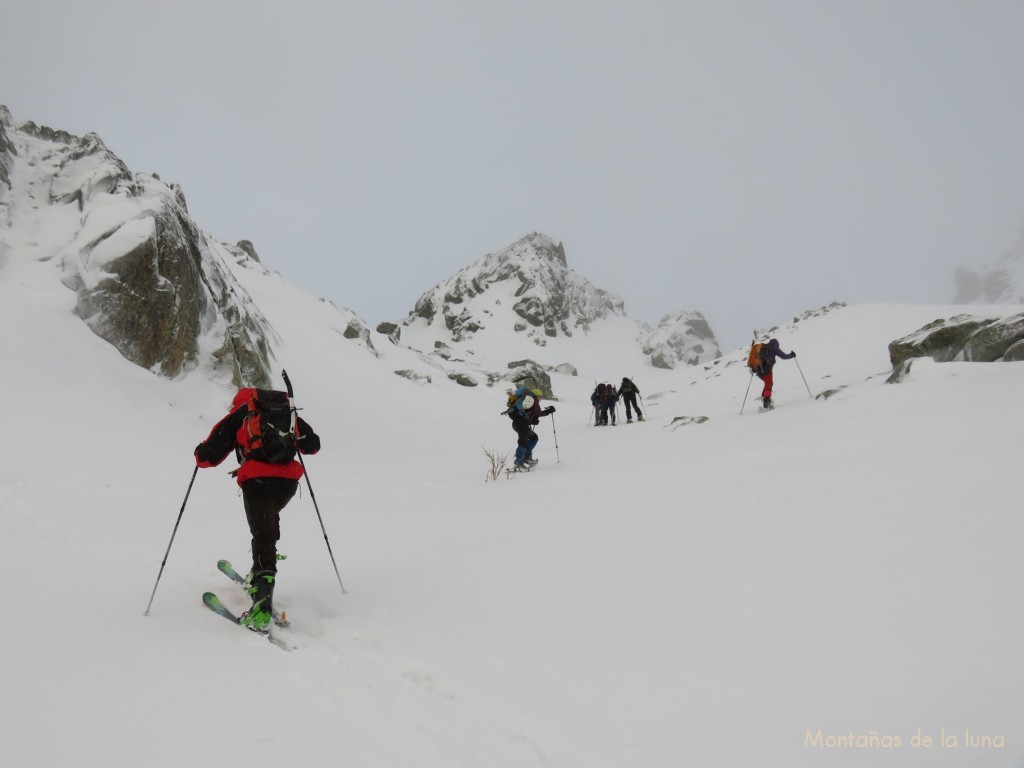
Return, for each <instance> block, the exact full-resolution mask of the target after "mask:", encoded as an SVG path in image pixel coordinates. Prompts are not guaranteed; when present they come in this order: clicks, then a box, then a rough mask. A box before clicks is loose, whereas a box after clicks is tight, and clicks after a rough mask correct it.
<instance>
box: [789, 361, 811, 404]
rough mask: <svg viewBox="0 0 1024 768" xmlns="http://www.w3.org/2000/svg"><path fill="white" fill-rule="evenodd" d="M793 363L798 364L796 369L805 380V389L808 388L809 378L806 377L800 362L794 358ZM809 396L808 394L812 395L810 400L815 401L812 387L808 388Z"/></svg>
mask: <svg viewBox="0 0 1024 768" xmlns="http://www.w3.org/2000/svg"><path fill="white" fill-rule="evenodd" d="M793 362H794V363H796V369H797V370H798V371H800V378H801V379H803V380H804V386H805V387H807V377H806V376H804V371H803V369H802V368H801V367H800V361H799V360H797V359H796V358H795V357H794V358H793ZM807 394H808V395H810V398H811V400H813V399H814V395H812V394H811V388H810V387H807Z"/></svg>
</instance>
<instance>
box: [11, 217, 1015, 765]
mask: <svg viewBox="0 0 1024 768" xmlns="http://www.w3.org/2000/svg"><path fill="white" fill-rule="evenodd" d="M45 237H46V236H45V233H38V238H39V241H38V249H36V250H30V251H29V253H31V254H32V255H33V256H38V255H39V254H41V253H46V252H48V248H47V244H48V243H47V241H46V239H45ZM50 250H51V251H52V249H50ZM24 253H25V250H16V249H12V250H10V252H9V253H8V256H7V259H6V260H5V261H4V262H3V263H2V264H0V323H2V326H3V327H4V328H5V329H6V333H5V334H4V335H3V341H2V342H0V355H2V359H3V361H4V372H5V375H4V376H3V378H2V383H0V392H2V394H3V396H4V397H3V401H4V402H5V403H7V404H8V407H7V408H6V409H5V419H4V424H5V427H6V430H5V434H6V446H7V447H6V449H5V452H4V460H3V462H0V512H2V513H0V538H2V541H3V542H4V544H5V547H4V549H5V569H4V573H5V575H6V578H7V584H6V587H7V588H6V589H5V590H4V603H5V605H4V608H5V612H4V616H5V624H6V630H5V631H4V633H3V636H4V639H3V642H2V645H0V647H2V653H0V679H2V681H3V716H2V718H0V737H2V738H0V743H2V744H3V748H4V761H5V764H7V765H12V766H65V765H76V766H129V765H144V766H149V767H154V768H160V767H162V766H168V767H170V766H175V767H177V766H181V765H225V764H228V765H253V764H290V765H297V766H338V765H346V766H359V767H360V768H377V767H384V766H388V767H391V766H394V767H396V768H397V767H400V766H403V767H404V766H424V767H426V766H431V767H433V766H437V767H438V768H440V767H444V768H450V767H452V766H488V767H489V768H490V767H492V766H494V767H498V766H510V767H513V768H526V767H528V766H568V767H570V768H580V767H583V766H586V768H623V767H624V766H644V767H649V766H676V765H693V766H710V765H728V766H780V767H782V766H785V767H787V768H788V767H790V766H801V765H807V766H821V765H837V766H838V765H856V766H864V765H922V766H972V768H973V767H975V766H1016V765H1021V762H1022V760H1024V726H1022V723H1024V699H1022V697H1021V695H1020V691H1021V690H1022V689H1024V666H1022V663H1021V660H1020V659H1021V651H1020V637H1021V634H1022V630H1024V614H1022V611H1021V607H1020V606H1021V600H1020V588H1021V584H1024V559H1022V558H1021V556H1020V542H1021V540H1022V538H1024V522H1022V520H1021V516H1020V514H1019V511H1020V503H1019V501H1018V500H1017V496H1018V495H1019V491H1018V485H1019V483H1018V479H1017V478H1018V475H1017V472H1018V471H1019V461H1020V459H1019V457H1020V449H1019V446H1020V438H1019V432H1020V424H1021V405H1020V402H1021V400H1020V393H1021V385H1022V383H1024V364H1021V363H993V364H968V363H945V364H933V363H930V361H919V362H917V363H915V365H914V367H913V369H912V371H911V373H910V375H909V377H908V378H907V380H906V381H905V382H904V383H901V384H898V385H888V384H885V383H884V381H885V377H886V375H887V373H888V369H889V364H888V358H887V350H886V345H887V344H888V342H889V341H891V340H893V339H896V338H898V337H900V336H903V335H905V334H907V333H910V332H912V331H914V330H916V329H917V328H919V327H920V326H922V325H924V324H925V323H927V322H930V321H932V320H934V319H936V318H939V317H948V316H951V315H953V314H956V313H959V312H963V311H965V310H971V311H977V312H978V313H980V314H991V315H992V316H1004V315H1007V314H1011V313H1014V312H1017V311H1019V309H1020V308H1019V307H988V306H986V307H974V308H965V307H962V306H961V307H950V306H895V305H858V306H850V307H841V308H836V309H833V310H831V311H829V312H826V313H822V314H820V315H819V316H815V317H809V318H807V319H804V320H801V321H800V322H799V323H795V324H793V325H789V326H785V327H782V328H779V329H778V330H776V331H775V332H774V334H775V335H776V336H777V337H778V338H779V339H780V341H781V342H782V346H783V348H784V349H785V350H789V349H796V350H797V352H798V357H797V358H796V362H797V363H799V367H798V366H797V365H796V364H795V363H794V361H780V363H779V365H778V368H777V369H776V379H777V384H776V402H777V404H778V409H777V410H776V411H774V412H773V413H770V414H764V415H758V414H757V412H756V405H757V404H756V402H755V400H754V398H755V397H756V395H757V394H759V391H758V382H757V381H756V380H755V381H753V386H750V387H749V391H748V385H750V384H751V380H750V377H749V375H748V374H747V372H746V370H745V369H744V367H743V364H742V358H743V357H744V350H734V351H732V352H731V353H729V354H728V355H726V356H725V357H723V358H721V359H720V360H719V361H717V362H716V363H714V364H708V365H705V366H700V367H696V368H686V367H681V368H679V369H677V370H675V371H660V370H656V369H653V368H650V367H639V365H638V361H637V360H636V359H635V354H634V353H635V343H634V341H633V339H632V338H627V337H626V334H615V333H609V334H608V335H607V336H606V337H601V336H600V335H599V334H600V328H598V329H597V330H595V331H594V334H593V335H592V336H591V337H590V338H589V339H588V340H587V342H586V343H587V344H588V345H589V347H588V348H587V349H584V348H583V342H582V340H581V339H576V338H574V339H573V340H572V341H574V342H578V344H577V348H578V350H579V354H576V353H574V352H573V347H572V346H571V345H566V346H564V347H563V348H560V349H557V350H554V349H547V350H546V351H547V352H550V353H551V355H552V356H553V357H552V359H551V360H550V361H549V362H551V363H557V362H571V363H573V364H575V365H577V367H578V368H579V376H578V377H569V376H564V375H559V374H553V376H552V378H553V386H554V389H555V392H556V394H557V396H558V398H559V399H558V400H557V401H556V403H555V405H556V407H557V409H558V410H557V413H556V414H555V417H554V419H550V418H545V419H543V420H542V421H541V424H540V425H539V427H538V433H539V435H540V436H541V443H540V445H539V447H538V449H537V452H536V455H537V457H538V458H539V459H540V461H541V463H540V465H539V467H538V469H537V471H535V472H533V473H531V474H529V475H526V476H518V477H514V478H513V479H511V480H505V479H500V480H498V481H494V482H488V481H486V474H487V468H488V462H487V459H486V457H485V456H484V449H488V450H497V451H499V452H502V453H504V452H509V453H511V451H512V450H513V448H514V444H515V435H514V433H513V431H512V429H511V427H510V424H509V421H508V419H506V418H504V417H502V416H500V415H499V411H500V410H501V409H502V407H503V404H504V400H505V393H504V391H503V390H502V389H501V388H488V387H484V386H480V387H476V388H466V387H461V386H458V385H456V384H454V383H452V382H450V381H448V380H447V379H446V377H444V376H443V375H436V374H437V372H438V371H437V369H434V368H431V367H430V366H428V365H426V364H425V363H424V362H423V359H422V358H421V356H420V355H418V354H417V353H414V352H412V351H410V350H407V349H403V348H401V347H398V346H395V345H393V344H391V343H390V342H389V341H388V340H387V339H386V338H384V337H382V336H380V335H379V334H374V336H373V342H374V345H375V347H376V349H377V352H378V355H379V356H374V355H373V354H371V353H370V352H369V351H368V350H367V349H366V348H365V347H363V346H362V345H361V344H359V343H356V342H353V341H350V340H347V339H345V338H343V336H342V331H343V330H344V328H345V324H346V323H347V315H346V314H345V312H343V311H341V310H338V309H337V308H336V307H334V306H333V305H331V304H329V303H327V302H322V301H318V300H317V299H315V298H314V297H312V296H311V295H310V294H308V293H306V292H304V291H301V290H299V289H297V288H295V287H293V286H291V285H289V284H288V283H287V282H286V281H285V280H284V279H282V278H281V277H280V276H278V275H275V274H273V273H266V272H265V271H263V270H261V269H259V268H254V267H253V265H252V264H248V265H246V264H245V263H242V264H238V263H231V268H232V270H233V272H234V273H235V276H236V278H237V279H238V281H239V282H240V284H242V286H243V287H244V288H245V289H246V290H247V291H248V293H249V294H250V295H251V296H252V298H253V300H254V301H255V303H256V305H257V306H258V307H259V308H260V310H261V311H262V312H263V314H264V315H265V316H266V317H267V319H268V321H269V323H270V325H271V326H272V328H273V331H274V333H275V334H276V336H277V338H278V339H279V344H278V345H277V347H276V351H277V363H278V366H279V367H283V368H286V369H287V370H288V372H289V374H290V376H291V378H292V380H293V382H294V383H295V387H296V398H297V402H298V404H299V405H300V406H301V407H302V408H303V409H304V410H303V411H302V415H303V416H304V417H305V418H306V419H308V420H309V422H310V423H311V424H313V425H314V427H315V428H316V429H317V431H318V432H319V433H320V435H321V436H322V439H323V450H322V452H321V453H320V454H319V455H317V456H314V457H310V458H308V459H307V466H308V468H309V473H310V479H311V482H312V485H313V490H314V492H315V494H316V501H317V504H318V505H319V509H320V512H321V514H322V516H323V521H324V525H325V527H326V531H327V534H328V536H329V539H330V543H331V545H332V547H333V550H334V553H335V556H336V558H337V561H338V565H339V567H340V570H341V575H342V578H343V581H344V585H345V588H346V590H347V592H348V594H342V590H341V588H340V586H339V584H338V582H337V580H336V578H335V574H334V571H333V568H332V566H331V563H330V559H329V556H328V552H327V547H326V544H325V541H324V536H323V533H322V531H321V528H320V523H319V521H318V520H317V515H316V511H315V510H314V507H313V502H312V499H311V497H310V494H309V491H308V490H307V489H306V487H305V485H303V487H302V492H301V497H296V498H295V500H294V501H293V502H292V503H291V504H290V505H289V506H288V508H287V509H286V510H285V512H284V514H283V520H282V530H283V538H282V541H281V545H280V546H281V551H283V552H284V553H287V555H288V559H287V560H286V561H285V562H283V563H282V566H281V571H280V578H279V586H278V591H277V600H278V604H279V607H281V608H283V609H285V610H286V611H287V613H288V617H289V618H290V620H291V622H292V626H291V628H290V629H288V630H286V631H285V632H284V635H285V637H287V639H288V641H289V642H290V643H291V644H292V645H294V646H295V649H294V650H293V651H292V652H291V653H283V652H282V651H280V650H278V649H277V648H275V647H273V646H271V645H270V644H269V643H267V642H266V641H265V640H262V639H260V638H259V637H257V636H255V635H252V634H251V633H248V632H245V631H244V630H241V629H238V628H237V627H234V626H232V625H230V624H229V623H228V622H226V621H224V620H222V619H220V618H218V617H217V616H215V615H214V614H213V613H211V612H210V611H209V610H207V609H206V608H205V607H204V606H203V605H202V603H201V600H200V596H201V595H202V593H203V592H204V591H207V590H213V591H216V592H217V593H218V594H220V595H221V597H222V599H223V600H224V601H225V603H226V604H227V605H228V606H229V607H230V608H232V609H233V610H236V611H239V610H242V609H243V607H244V601H243V600H242V599H241V595H240V592H239V591H238V590H237V588H236V587H235V586H234V585H232V584H231V582H230V581H228V579H227V578H225V577H224V576H223V575H222V574H220V573H219V572H218V571H217V569H216V562H217V560H218V559H219V558H223V557H226V558H228V559H230V560H232V561H233V562H234V564H235V565H236V567H238V568H239V569H240V570H244V569H245V568H247V567H248V560H247V555H248V552H247V550H248V531H247V528H246V524H245V516H244V513H243V510H242V502H241V499H240V498H239V496H238V492H237V487H236V486H235V485H234V483H233V481H232V480H231V478H230V477H229V476H228V474H227V473H228V470H229V469H230V468H231V466H232V463H233V460H231V459H229V460H228V461H227V462H225V464H223V465H222V466H221V467H219V468H216V469H209V470H202V471H200V472H199V473H198V475H197V476H196V478H195V482H194V485H192V487H191V492H190V494H189V496H188V501H187V504H185V507H184V512H183V513H182V514H181V522H180V526H179V527H178V529H177V534H176V537H175V538H174V542H173V546H172V547H171V550H170V553H169V557H168V558H167V564H166V568H165V570H164V572H163V576H162V580H161V581H160V584H159V588H158V589H157V591H156V594H155V598H154V600H153V603H152V609H151V611H150V614H149V615H148V616H144V615H143V613H144V610H145V608H146V606H147V604H148V602H149V599H150V595H151V593H152V590H153V586H154V582H155V579H156V576H157V573H158V571H159V569H160V565H161V561H162V559H163V557H164V554H165V551H166V549H167V546H168V542H169V540H170V537H171V533H172V530H173V529H174V527H175V523H176V521H177V520H178V517H179V510H181V508H182V503H183V501H184V499H185V494H186V490H187V489H188V488H189V482H190V480H191V478H192V475H193V469H194V463H193V459H192V450H193V448H194V446H195V445H196V444H197V443H198V442H199V441H200V440H202V439H203V438H205V437H206V435H207V434H208V432H209V430H210V428H211V427H212V426H213V424H214V423H215V422H216V421H217V420H218V419H219V418H220V417H221V416H222V415H223V414H224V413H225V412H226V409H227V407H228V405H229V403H230V400H231V396H232V394H233V392H232V391H231V390H230V389H229V388H228V387H226V385H225V384H224V382H220V381H211V380H210V378H209V376H208V375H207V374H206V373H205V372H204V370H203V369H199V370H197V371H194V372H193V373H192V374H190V375H188V376H185V377H183V378H180V379H178V380H174V381H169V380H166V379H162V378H159V377H157V376H155V375H153V374H151V373H150V372H148V371H145V370H142V369H140V368H138V367H136V366H134V365H132V364H130V363H128V362H127V361H125V360H124V359H123V358H122V357H121V356H120V355H119V354H118V353H117V352H116V351H115V350H114V349H113V348H112V347H111V346H109V345H108V344H106V343H105V342H103V341H102V340H101V339H99V338H98V337H96V336H95V335H93V334H92V332H91V331H90V330H89V329H88V328H87V327H86V325H85V324H84V323H82V322H81V321H80V320H79V319H78V318H76V317H75V316H74V315H73V314H72V313H71V311H70V310H71V307H72V306H73V304H74V295H73V293H72V292H71V291H70V290H69V289H68V288H66V287H64V286H63V285H62V284H61V282H60V279H61V266H60V264H59V263H58V261H59V260H50V261H39V260H32V259H31V258H27V257H25V256H24V255H23V254H24ZM492 341H493V340H492ZM542 351H545V350H542ZM474 352H475V354H476V355H477V356H479V357H480V358H482V359H487V360H494V361H501V362H502V363H504V362H505V361H507V360H508V359H513V357H514V356H512V355H508V354H506V350H504V349H502V348H501V347H499V346H493V347H487V348H484V347H480V346H477V347H476V348H475V349H474ZM556 352H557V354H558V357H557V359H556V358H555V357H554V355H556ZM563 352H564V354H562V353H563ZM623 361H628V363H624V362H623ZM627 365H628V368H627ZM406 368H413V369H417V370H422V371H424V372H433V373H434V374H435V375H434V377H433V383H431V384H426V383H423V382H412V381H409V380H406V379H404V378H402V377H400V376H396V375H395V374H394V373H393V371H395V370H400V369H406ZM801 372H802V374H803V375H804V376H806V380H807V385H808V386H809V387H810V389H811V390H812V391H813V392H814V393H815V394H817V393H819V392H822V391H824V390H835V391H836V393H835V394H833V395H832V396H831V397H830V398H829V399H827V400H825V399H818V400H812V399H811V397H810V396H809V393H808V391H807V388H805V384H804V380H803V378H802V376H801ZM623 375H630V376H633V377H634V378H635V380H636V382H637V384H638V385H639V387H640V388H641V391H642V392H643V396H644V404H643V407H644V409H645V414H646V416H647V417H648V422H646V423H644V424H631V425H622V424H620V426H617V427H607V428H594V427H592V426H589V423H588V419H589V416H590V405H589V395H590V392H591V390H592V388H593V386H594V383H595V382H596V381H598V380H604V381H612V382H616V383H617V382H618V381H619V379H621V377H622V376H623ZM745 394H746V395H747V399H746V403H745V405H744V395H745ZM741 406H743V408H744V413H743V415H740V409H741ZM698 416H706V417H708V420H707V421H706V422H704V423H701V424H693V423H691V424H688V425H686V426H679V425H680V424H684V423H685V420H683V419H680V420H678V421H674V420H676V419H679V417H698ZM621 418H622V414H621V413H620V419H621ZM556 430H557V431H556ZM556 437H557V450H556ZM819 729H820V736H819V735H818V731H819ZM918 729H920V732H921V734H922V735H924V736H930V737H932V738H933V739H935V742H934V746H933V747H932V748H931V749H925V748H923V747H914V746H912V739H913V737H915V734H917V732H918ZM965 732H966V733H965ZM942 735H945V736H946V737H947V746H945V747H941V746H940V744H939V739H940V737H941V736H942ZM950 735H952V736H956V737H957V738H958V744H957V746H956V747H955V748H954V747H951V746H948V737H949V736H950ZM896 737H898V738H899V739H900V746H899V747H895V746H892V745H893V744H894V741H893V739H894V738H896ZM973 737H978V738H979V739H980V738H981V737H987V738H988V740H989V741H987V742H984V744H986V746H972V743H971V742H969V741H968V739H970V738H973ZM816 739H820V741H817V742H816ZM847 742H851V743H852V746H846V743H847ZM982 743H983V742H981V741H978V742H976V744H982ZM861 744H863V746H860V745H861ZM886 744H888V745H889V747H888V748H886V746H884V745H886Z"/></svg>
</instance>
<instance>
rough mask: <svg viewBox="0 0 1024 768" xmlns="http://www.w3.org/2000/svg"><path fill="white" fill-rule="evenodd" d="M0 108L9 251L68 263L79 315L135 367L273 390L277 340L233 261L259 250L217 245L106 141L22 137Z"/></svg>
mask: <svg viewBox="0 0 1024 768" xmlns="http://www.w3.org/2000/svg"><path fill="white" fill-rule="evenodd" d="M0 110H2V111H0V123H2V125H0V130H3V135H2V137H0V167H3V168H4V169H5V176H4V179H5V180H7V181H8V184H9V187H10V191H9V192H8V194H7V196H6V199H5V200H4V201H3V202H4V203H5V206H4V207H5V208H6V220H7V221H6V223H7V224H8V225H9V229H8V231H7V233H6V234H5V235H4V239H6V240H7V242H6V248H7V249H8V250H9V251H10V252H12V253H16V254H17V255H18V256H19V257H21V258H25V259H30V260H34V261H39V262H52V263H54V264H58V265H60V267H61V280H62V282H63V283H64V285H66V286H67V287H68V288H70V289H72V290H73V291H74V292H75V293H76V295H77V301H76V303H75V306H74V312H75V314H77V315H78V316H79V317H81V318H82V319H83V320H84V321H85V322H86V323H87V324H88V326H89V327H90V328H91V329H92V330H93V331H94V332H95V333H96V334H97V335H98V336H100V337H101V338H103V339H104V340H106V341H108V342H109V343H110V344H112V345H113V346H114V347H116V348H117V350H118V351H119V352H120V353H121V354H122V355H123V356H124V357H125V358H127V359H128V360H130V361H132V362H133V363H136V364H137V365H140V366H142V367H144V368H147V369H149V370H152V371H153V372H155V373H157V374H159V375H162V376H166V377H174V376H178V375H180V374H182V373H185V372H187V371H189V370H192V369H194V368H196V367H198V366H199V365H200V364H201V363H206V364H207V365H209V366H210V368H211V369H213V370H214V371H215V372H216V371H220V372H223V373H224V374H226V375H228V374H229V375H230V377H231V379H232V382H233V383H234V384H236V385H238V384H248V385H254V386H268V385H269V383H270V370H271V366H270V361H271V358H272V351H271V343H270V339H271V336H272V331H271V329H270V328H269V326H268V324H267V322H266V320H265V319H264V318H263V316H262V314H261V313H260V311H259V309H258V308H257V307H256V306H255V304H254V303H253V301H252V299H251V298H250V297H249V295H248V293H247V292H246V291H245V290H244V288H242V286H241V285H240V284H239V283H238V281H237V280H236V279H235V277H234V275H233V274H232V272H231V269H230V267H229V263H228V262H229V260H230V259H232V258H233V257H234V258H237V257H238V256H239V255H244V254H245V253H246V245H248V247H249V249H251V244H245V245H243V244H239V246H238V247H236V248H235V249H234V253H232V252H231V251H230V250H229V249H228V248H227V247H225V246H223V245H221V244H220V243H217V242H216V241H214V240H212V239H211V238H209V237H208V236H207V235H206V234H205V233H203V232H202V231H201V230H200V229H199V227H198V226H197V225H196V223H195V222H194V221H193V220H192V218H191V217H190V216H189V214H188V209H187V207H186V204H185V196H184V194H183V192H182V190H181V189H180V188H178V187H177V186H176V185H167V184H165V183H163V182H162V181H160V179H159V177H157V176H156V175H154V174H145V173H135V174H133V173H132V172H131V171H129V169H128V168H127V167H126V166H125V164H124V163H123V162H121V160H120V159H118V158H117V157H116V156H115V155H114V154H113V153H112V152H111V151H110V150H109V149H107V147H106V146H105V145H104V144H103V142H102V141H101V140H100V138H99V137H98V136H97V135H95V134H88V135H86V136H85V137H83V138H78V137H76V136H72V135H71V134H69V133H67V132H65V131H55V130H53V129H50V128H47V127H45V126H44V127H40V126H37V125H36V124H34V123H23V124H21V125H20V126H17V127H15V126H14V125H13V123H12V121H11V120H10V113H9V112H8V111H7V110H6V108H0ZM0 190H2V186H0ZM26 233H31V234H29V235H26ZM39 233H45V238H44V237H43V236H40V234H39ZM253 253H254V251H253ZM244 258H246V259H248V258H250V257H249V256H248V255H245V256H244Z"/></svg>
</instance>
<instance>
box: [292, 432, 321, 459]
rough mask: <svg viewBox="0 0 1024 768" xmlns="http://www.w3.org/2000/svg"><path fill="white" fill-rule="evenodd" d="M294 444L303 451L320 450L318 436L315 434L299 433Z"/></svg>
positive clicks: (313, 451) (315, 451)
mask: <svg viewBox="0 0 1024 768" xmlns="http://www.w3.org/2000/svg"><path fill="white" fill-rule="evenodd" d="M295 445H296V447H297V448H298V449H299V450H300V451H302V452H303V453H309V454H313V453H317V452H318V451H319V450H320V436H319V435H316V434H313V435H299V437H298V439H296V441H295Z"/></svg>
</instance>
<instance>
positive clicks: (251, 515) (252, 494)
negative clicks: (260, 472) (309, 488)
mask: <svg viewBox="0 0 1024 768" xmlns="http://www.w3.org/2000/svg"><path fill="white" fill-rule="evenodd" d="M298 487H299V482H298V480H288V479H286V478H283V477H256V478H253V479H252V480H246V481H245V482H244V483H242V502H243V503H244V504H245V517H246V519H247V520H248V521H249V533H251V534H252V572H253V573H259V572H260V571H271V572H273V573H277V542H278V539H280V538H281V510H282V509H284V508H285V506H286V505H287V504H288V502H289V501H291V500H292V496H294V495H295V491H296V490H297V489H298Z"/></svg>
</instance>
